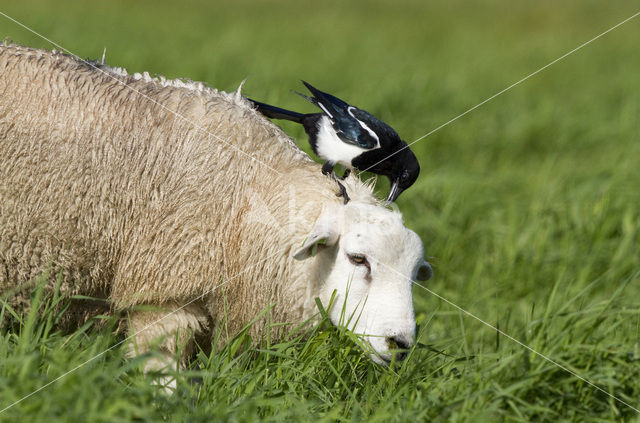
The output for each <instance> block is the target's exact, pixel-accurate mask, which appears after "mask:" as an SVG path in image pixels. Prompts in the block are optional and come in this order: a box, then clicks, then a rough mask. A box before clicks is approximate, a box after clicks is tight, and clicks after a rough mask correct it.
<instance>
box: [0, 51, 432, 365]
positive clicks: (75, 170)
mask: <svg viewBox="0 0 640 423" xmlns="http://www.w3.org/2000/svg"><path fill="white" fill-rule="evenodd" d="M257 158H259V159H257ZM343 184H344V186H345V187H346V189H347V191H348V193H349V197H350V198H351V201H349V202H348V203H347V204H343V200H342V199H341V198H339V197H338V196H337V195H336V194H337V193H339V191H340V190H339V186H338V184H336V181H335V180H334V179H332V178H331V177H327V176H324V175H323V174H322V173H321V172H320V167H319V165H318V164H317V163H315V162H313V161H312V160H311V159H310V158H309V157H308V156H307V155H306V154H305V153H304V152H302V151H301V150H300V149H299V148H298V147H297V146H296V145H295V143H294V142H293V140H292V139H291V138H289V137H288V136H287V135H286V134H284V132H283V131H282V130H281V129H280V128H278V127H277V126H275V125H273V124H272V123H271V122H269V121H268V120H266V119H265V118H263V117H262V116H261V115H260V114H258V113H257V112H256V111H255V110H254V109H253V108H252V106H251V104H250V103H249V102H248V101H247V100H246V99H244V98H243V97H242V95H241V93H240V89H238V91H237V92H235V93H225V92H221V91H218V90H215V89H212V88H209V87H207V86H205V85H204V84H202V83H196V82H191V81H184V80H166V79H164V78H163V77H150V76H149V75H148V74H147V73H144V74H133V75H130V74H128V73H127V72H126V71H125V70H124V69H121V68H111V67H109V66H106V65H104V64H101V63H88V62H84V61H81V60H79V59H77V58H75V57H72V56H69V55H66V54H62V53H60V52H56V51H55V50H54V51H44V50H37V49H32V48H27V47H22V46H17V45H13V44H7V43H4V44H2V45H0V295H1V294H2V293H5V294H7V293H9V292H11V293H12V294H11V295H10V297H9V298H7V299H6V301H7V302H8V303H9V304H10V305H11V306H12V307H15V308H16V310H25V307H27V304H28V297H29V295H28V289H27V288H28V287H29V286H30V285H29V282H30V281H33V280H34V279H35V278H36V277H38V276H39V275H42V274H43V272H45V271H47V269H48V270H49V275H50V277H49V281H48V282H47V289H53V288H52V287H53V285H54V283H55V279H56V277H57V276H58V275H60V277H61V288H60V289H61V290H62V291H63V292H64V293H67V294H69V295H76V294H79V295H82V296H88V297H93V298H96V299H98V300H95V301H85V300H74V301H73V303H72V305H71V308H70V310H69V311H68V312H67V314H66V315H65V316H68V317H67V320H66V323H64V324H68V325H70V326H71V327H72V326H73V325H77V324H78V323H80V322H82V321H84V320H86V319H87V318H89V317H90V316H93V315H95V314H97V313H114V312H124V313H126V315H127V317H128V319H126V320H127V321H128V322H129V324H128V325H129V326H128V330H129V332H130V333H131V334H132V335H134V336H133V338H134V342H132V343H131V346H130V348H131V351H130V354H131V355H134V354H136V353H138V354H141V353H144V352H146V351H148V350H149V349H150V348H151V345H152V343H154V342H156V341H157V340H158V339H160V341H159V342H160V344H159V346H158V348H159V350H160V351H161V356H162V357H163V358H162V359H155V361H154V360H149V361H147V364H146V367H145V369H146V370H147V371H148V370H160V369H162V368H164V367H165V366H173V365H183V364H184V360H185V359H186V358H187V357H188V356H189V354H191V353H192V351H193V346H194V345H195V340H196V339H203V340H204V341H205V343H206V342H207V341H209V342H210V341H211V334H212V333H214V332H215V330H216V328H219V327H220V326H219V325H221V324H222V322H224V324H226V325H227V331H225V332H224V333H225V334H226V333H228V334H229V335H233V334H234V333H237V332H238V331H239V330H240V329H241V328H242V327H243V326H244V325H245V324H246V323H247V322H249V321H251V320H252V319H253V318H254V317H255V316H257V315H258V314H259V313H260V312H261V311H263V310H265V309H267V308H268V309H269V313H270V321H271V322H288V323H295V322H302V321H305V320H307V319H312V318H313V316H315V315H317V308H316V303H315V299H316V298H319V299H320V301H321V302H322V303H323V304H324V305H325V306H327V305H328V304H329V302H330V299H331V297H332V295H333V296H334V302H333V304H334V306H333V307H331V308H330V309H329V310H328V313H329V316H330V319H331V321H332V322H334V323H335V324H340V315H341V312H344V313H346V314H347V315H349V314H357V315H358V317H359V318H358V319H354V321H353V322H352V323H351V324H350V326H349V329H351V330H353V331H354V332H356V333H359V334H362V336H363V338H364V339H365V341H366V343H365V344H366V345H368V347H367V348H369V349H370V354H371V358H372V359H373V360H375V361H377V362H379V363H383V364H384V363H388V362H389V361H390V360H391V359H392V353H393V349H394V348H398V347H400V348H409V347H411V345H412V344H413V342H414V336H415V334H414V332H415V319H414V311H413V303H412V292H411V282H410V281H411V280H412V279H416V278H418V279H421V280H426V279H428V278H429V277H430V276H431V273H432V270H431V267H430V266H429V264H428V263H427V262H426V261H425V260H424V259H423V245H422V242H421V240H420V238H419V237H418V236H417V235H416V234H415V233H414V232H412V231H411V230H409V229H407V228H406V227H405V226H404V224H403V223H402V216H401V214H400V213H399V212H397V211H394V210H391V209H389V208H388V207H386V206H385V204H383V203H381V202H379V200H377V199H376V197H375V196H374V194H373V189H372V186H371V184H369V183H365V182H362V181H361V180H360V179H359V178H357V177H353V176H351V177H349V178H348V179H346V180H345V181H344V182H343ZM391 269H393V271H392V270H391ZM347 290H349V291H348V292H347ZM0 298H1V297H0ZM141 306H154V307H155V308H152V309H149V308H145V307H141ZM160 319H161V320H160ZM343 324H344V323H343ZM266 325H267V321H266V319H265V318H263V319H258V321H256V322H255V323H254V324H253V325H252V326H251V328H250V332H249V333H250V335H251V336H252V338H253V339H256V340H259V339H261V337H262V336H264V334H265V329H266ZM288 328H289V326H286V325H285V326H281V327H280V330H279V333H278V334H277V336H279V337H281V336H284V335H286V333H287V331H288V330H289V329H288ZM271 336H275V335H274V333H273V332H272V334H271ZM222 341H224V339H223V340H222ZM178 349H179V351H181V353H180V356H179V357H178V359H177V361H178V362H177V363H176V359H175V356H176V355H177V354H178V353H176V351H177V350H178Z"/></svg>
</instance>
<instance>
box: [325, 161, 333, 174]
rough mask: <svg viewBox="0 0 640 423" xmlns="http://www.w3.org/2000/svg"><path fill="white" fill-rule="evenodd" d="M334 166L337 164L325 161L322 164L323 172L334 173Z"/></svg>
mask: <svg viewBox="0 0 640 423" xmlns="http://www.w3.org/2000/svg"><path fill="white" fill-rule="evenodd" d="M334 166H335V164H333V163H332V162H324V164H323V165H322V174H323V175H328V174H330V173H332V172H333V167H334Z"/></svg>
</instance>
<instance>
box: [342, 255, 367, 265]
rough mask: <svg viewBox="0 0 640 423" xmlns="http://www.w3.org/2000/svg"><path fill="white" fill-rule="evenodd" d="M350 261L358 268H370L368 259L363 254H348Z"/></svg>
mask: <svg viewBox="0 0 640 423" xmlns="http://www.w3.org/2000/svg"><path fill="white" fill-rule="evenodd" d="M347 257H348V258H349V261H350V262H351V263H352V264H354V265H356V266H367V267H369V262H368V261H367V258H366V257H365V256H363V255H362V254H347Z"/></svg>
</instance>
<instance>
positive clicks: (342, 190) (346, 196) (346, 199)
mask: <svg viewBox="0 0 640 423" xmlns="http://www.w3.org/2000/svg"><path fill="white" fill-rule="evenodd" d="M336 183H337V184H338V187H340V192H338V193H337V194H336V197H343V198H344V204H347V203H348V202H349V200H351V198H349V194H347V189H346V188H345V187H344V185H342V184H341V183H340V181H338V180H337V179H336Z"/></svg>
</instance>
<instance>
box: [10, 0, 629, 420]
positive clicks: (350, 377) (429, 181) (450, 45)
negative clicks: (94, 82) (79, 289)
mask: <svg viewBox="0 0 640 423" xmlns="http://www.w3.org/2000/svg"><path fill="white" fill-rule="evenodd" d="M0 11H2V12H4V13H7V14H8V15H10V16H12V17H14V18H16V19H18V20H20V21H22V22H24V23H25V24H26V25H28V26H30V27H33V28H34V29H36V30H37V31H39V32H40V33H42V34H43V35H46V36H47V37H49V38H51V39H52V40H54V41H56V42H58V43H60V44H61V45H62V46H64V47H66V48H68V49H69V50H71V51H72V52H74V53H76V54H78V55H80V56H81V57H91V58H96V57H100V56H101V55H102V51H103V48H104V47H105V46H106V47H107V55H106V57H107V63H110V64H113V65H118V66H124V67H126V68H127V69H128V70H129V71H144V70H148V71H150V72H152V73H153V72H155V73H161V74H164V75H166V76H168V77H187V78H191V79H195V80H202V81H205V82H207V83H208V84H210V85H212V86H215V87H218V88H221V89H225V90H233V89H235V88H236V87H237V86H238V84H239V83H240V82H241V81H242V80H243V79H245V78H247V82H246V84H245V88H244V91H245V93H246V94H248V95H250V96H252V97H253V98H256V99H260V100H263V101H267V102H271V103H274V104H278V105H281V106H283V107H289V108H292V109H296V110H301V111H304V110H309V111H310V110H312V106H311V105H308V104H305V103H304V101H302V99H300V98H298V97H297V96H295V95H293V94H292V93H291V92H290V90H291V89H298V90H299V89H301V84H300V83H299V82H298V80H299V79H301V78H303V79H305V80H308V81H309V82H311V83H312V84H314V85H316V86H318V87H319V88H320V89H324V90H327V91H329V92H332V93H335V94H336V95H338V96H339V97H342V98H345V99H347V100H350V101H351V102H353V103H354V104H356V105H359V106H362V107H363V108H366V109H368V110H369V111H371V112H372V113H374V114H376V115H378V116H379V117H381V118H382V119H383V120H385V121H387V122H389V123H390V124H392V126H394V128H395V129H396V130H397V131H398V132H399V133H400V134H401V135H402V136H403V137H404V138H405V139H406V140H407V141H412V140H414V139H416V138H418V137H420V136H422V135H424V134H425V133H427V132H429V131H430V130H432V129H433V128H436V127H438V126H440V125H441V124H442V123H444V122H447V121H448V120H450V119H451V118H453V117H455V116H457V115H459V114H460V113H462V112H464V111H465V110H467V109H468V108H470V107H472V106H474V105H476V104H477V103H479V102H480V101H482V100H484V99H486V98H488V97H489V96H491V95H493V94H495V93H496V92H498V91H500V90H502V89H503V88H505V87H506V86H508V85H510V84H511V83H513V82H515V81H518V80H519V79H520V78H522V77H524V76H526V75H527V74H529V73H531V72H533V71H534V70H536V69H538V68H540V67H541V66H543V65H545V64H547V63H549V62H550V61H552V60H554V59H556V58H557V57H559V56H561V55H563V54H564V53H566V52H568V51H569V50H571V49H573V48H575V47H576V46H578V45H580V44H581V43H583V42H585V41H587V40H589V39H590V38H592V37H594V36H596V35H598V34H599V33H601V32H603V31H605V30H606V29H608V28H610V27H612V26H613V25H615V24H617V23H618V22H620V21H622V20H623V19H625V18H627V17H629V16H631V15H632V14H634V13H635V12H637V11H638V10H637V6H634V5H633V4H630V3H629V2H624V1H618V0H613V1H610V2H597V1H578V0H571V1H566V2H562V3H558V2H551V1H548V0H543V1H540V2H536V3H535V4H534V3H519V2H516V3H514V2H506V1H503V0H490V1H485V2H463V1H462V0H454V1H439V2H434V3H425V2H419V1H409V0H406V1H401V2H389V1H383V0H379V1H371V2H364V1H359V2H349V3H346V2H338V1H337V0H328V1H325V2H322V3H314V5H313V6H305V5H303V4H302V3H301V2H288V1H282V0H274V1H270V2H249V1H247V0H240V1H233V2H231V1H223V2H216V4H213V3H211V4H210V3H206V4H199V3H196V2H193V1H187V2H182V3H178V2H150V1H140V2H135V3H133V4H132V3H130V2H124V1H114V2H102V3H99V4H97V3H91V4H89V3H84V2H80V1H67V2H55V3H54V2H48V1H42V0H36V1H32V2H29V3H26V4H25V3H24V2H22V3H20V4H18V3H11V4H6V5H2V6H0ZM0 36H1V37H5V36H6V37H10V38H12V39H13V40H14V41H16V42H18V43H21V44H27V45H31V46H38V47H50V45H49V44H48V43H47V42H45V41H43V40H42V39H40V38H38V37H36V36H34V35H33V34H30V33H28V32H27V31H25V30H24V29H22V28H20V27H19V26H17V25H16V24H14V23H12V22H10V21H8V20H6V19H5V18H3V17H0ZM639 36H640V20H633V21H631V22H629V23H627V24H625V25H624V26H622V27H620V28H618V29H616V30H615V31H613V32H611V33H610V34H608V35H606V36H604V37H603V38H601V39H599V40H597V41H595V42H594V43H593V44H591V45H589V46H586V47H585V48H583V49H582V50H580V51H578V52H576V53H575V54H573V55H571V56H569V57H567V58H566V59H564V60H563V61H561V62H559V63H557V64H555V65H553V66H552V67H550V68H548V69H546V70H545V71H543V72H541V73H540V74H538V75H536V76H534V77H532V78H531V79H529V80H527V81H525V82H524V83H522V84H521V85H519V86H517V87H515V88H513V89H512V90H510V91H508V92H506V93H505V94H503V95H501V96H499V97H497V98H496V99H494V100H493V101H491V102H490V103H487V104H486V105H484V106H482V107H481V108H478V109H477V110H475V111H473V112H472V113H470V114H468V115H466V116H464V117H462V118H460V119H459V120H457V121H455V122H453V123H452V124H450V125H448V126H446V127H444V128H443V129H441V130H439V131H438V132H436V133H434V134H433V135H431V136H429V137H427V138H426V139H424V140H422V141H420V142H418V143H417V144H416V145H415V146H413V149H414V151H415V152H416V155H417V156H418V158H419V160H420V162H421V166H422V173H421V176H420V178H419V180H418V182H417V184H416V185H415V186H414V187H413V188H411V189H410V190H408V191H407V192H406V193H405V194H403V195H402V196H401V197H400V199H399V201H398V206H399V208H400V209H401V210H402V212H403V214H404V216H405V222H406V224H407V226H409V227H411V228H412V229H414V230H416V231H417V232H418V233H419V234H420V236H421V237H422V239H423V241H424V244H425V249H426V251H427V254H428V255H429V256H431V257H433V260H432V261H433V262H434V267H435V271H436V276H435V278H434V279H433V280H431V281H429V282H428V285H427V287H428V288H429V289H430V290H433V291H434V292H435V293H437V294H438V295H441V296H442V297H444V298H446V299H448V300H450V301H452V302H453V303H455V304H457V305H459V306H460V307H462V308H463V309H465V310H467V311H469V312H470V313H472V314H473V315H475V316H478V317H479V318H481V319H483V320H484V321H486V322H487V323H489V324H491V325H495V326H498V327H499V328H500V329H501V330H502V331H504V332H505V333H507V334H509V335H511V336H513V337H514V338H516V339H518V340H520V341H521V342H523V343H525V344H527V345H529V346H530V347H531V348H533V349H535V350H536V351H540V352H541V353H543V354H545V355H547V356H549V357H551V358H552V359H553V360H555V361H557V362H558V363H560V364H562V365H563V366H565V367H567V368H568V369H571V370H572V371H574V372H575V373H577V374H579V375H580V376H582V377H584V378H586V379H587V380H589V381H591V382H593V383H595V384H597V385H598V386H599V387H601V388H602V389H604V390H605V391H607V392H609V393H611V394H614V395H615V396H617V397H618V398H620V399H622V400H623V401H626V402H628V403H629V404H631V405H632V406H633V407H635V408H639V407H640V370H639V369H640V367H639V364H640V350H639V341H640V300H638V299H639V298H640V275H639V269H640V250H639V246H640V229H639V226H640V178H639V176H640V174H639V173H638V170H637V166H638V163H639V162H640V142H639V141H640V119H638V116H640V109H639V103H638V97H637V93H638V92H640V72H638V69H639V68H640V56H638V54H637V39H638V38H639ZM283 128H284V129H285V130H286V131H287V132H289V133H290V134H291V135H292V136H295V137H296V138H297V139H298V140H301V141H302V140H304V139H305V137H304V135H303V133H302V131H301V129H300V128H298V127H296V126H294V125H285V124H283ZM380 189H381V191H385V190H386V187H385V185H384V181H381V184H380ZM35 293H37V290H36V291H35ZM52 301H54V299H53V298H47V297H38V295H35V294H34V298H33V302H34V305H36V306H37V307H36V308H38V307H40V308H41V309H44V308H47V307H48V306H47V304H51V302H52ZM414 301H415V307H416V315H417V320H418V323H419V327H420V330H419V339H418V340H419V342H420V344H421V345H420V346H419V347H416V348H415V349H414V350H413V351H412V352H411V355H410V357H409V358H408V360H407V361H405V362H404V363H402V364H401V365H396V366H395V367H394V368H393V369H388V370H387V369H384V368H381V367H379V366H377V365H375V364H373V363H371V362H370V361H369V360H368V359H367V358H366V355H365V354H364V353H362V352H361V351H360V349H359V348H358V347H357V346H356V345H355V344H354V343H353V342H352V340H351V337H350V336H349V334H348V333H344V332H343V331H341V330H339V329H336V328H332V327H330V326H329V325H327V324H326V323H324V324H322V325H320V327H318V328H316V329H314V330H313V332H312V333H310V334H308V336H307V337H294V338H291V339H288V340H285V341H284V342H282V343H278V344H273V345H264V346H263V348H260V349H256V350H242V352H240V353H237V351H236V349H237V348H238V347H239V345H241V344H242V343H244V342H246V339H244V338H243V337H245V336H246V335H243V334H240V335H239V336H238V338H236V340H235V341H234V342H232V343H230V344H229V345H228V346H227V347H225V348H224V349H223V350H221V351H216V352H215V353H212V354H210V355H204V354H200V355H198V357H197V358H196V359H195V360H194V361H193V362H192V363H191V369H190V370H189V371H188V372H184V373H181V374H178V375H177V377H178V378H179V383H178V390H177V392H176V393H175V394H174V395H172V396H170V395H165V394H163V393H162V392H159V391H158V389H156V387H154V386H152V385H151V384H150V383H149V381H148V380H147V379H145V378H144V377H143V376H142V374H141V371H140V362H139V360H133V361H128V360H126V359H125V358H124V349H123V348H121V347H120V346H116V347H115V348H113V349H111V350H110V351H108V352H107V353H105V354H104V355H102V356H100V357H98V358H97V359H95V360H94V361H92V362H91V363H89V364H87V365H86V366H82V367H80V368H78V369H77V370H75V371H73V372H71V373H70V374H69V375H67V376H65V377H64V378H62V379H61V380H59V381H57V382H55V383H54V384H52V385H51V386H49V387H47V388H45V389H43V390H42V391H40V392H38V393H36V394H35V395H33V396H31V397H29V398H27V399H25V400H24V401H23V402H21V403H19V404H18V405H16V406H14V407H13V408H11V409H9V410H7V411H5V412H3V413H0V421H32V422H37V421H47V422H49V421H130V420H140V421H158V420H168V421H185V420H188V421H205V420H206V421H210V420H212V419H213V420H225V421H254V420H255V419H257V418H260V419H262V420H265V421H277V420H304V421H308V420H313V421H336V420H339V421H352V420H353V421H357V420H367V421H399V422H403V421H420V420H424V421H474V422H476V421H581V422H583V421H590V422H602V421H640V417H639V416H638V414H637V413H636V412H635V411H634V410H632V409H631V408H629V407H627V406H625V405H623V404H621V403H619V402H617V401H615V400H613V399H612V398H611V397H609V396H607V395H605V394H603V393H601V392H599V391H598V390H596V389H594V388H593V387H591V386H590V385H588V384H587V383H585V382H584V381H582V380H580V379H578V378H577V377H575V376H572V375H570V374H569V373H567V372H565V371H564V370H561V369H560V368H558V367H557V366H555V365H553V364H552V363H550V362H548V361H546V360H544V359H542V358H541V357H539V356H536V355H535V354H533V353H531V352H530V351H528V350H526V349H524V348H523V347H521V346H519V345H517V344H516V343H514V342H512V341H511V340H509V339H507V338H505V337H504V336H499V335H497V334H496V332H495V331H494V330H492V329H491V328H489V327H487V326H486V325H484V324H482V323H481V322H479V321H478V320H475V319H473V318H471V317H469V316H468V315H466V314H464V313H463V312H461V311H459V310H458V309H456V308H455V307H452V306H451V305H449V304H447V303H446V302H443V301H441V300H440V299H438V298H437V297H435V296H434V295H431V294H430V293H429V292H427V291H425V290H423V289H421V288H420V287H415V288H414ZM3 312H4V313H7V312H9V310H7V309H4V311H3ZM55 318H56V315H55V313H54V312H53V311H51V309H50V311H44V312H43V313H42V316H41V317H38V316H36V315H28V316H21V324H19V325H18V327H17V328H14V329H11V330H10V329H9V328H4V329H2V330H0V409H2V408H4V407H5V406H7V405H9V404H11V403H12V402H14V401H16V400H18V399H20V398H21V397H22V396H24V395H27V394H29V393H30V392H32V391H34V390H35V389H38V388H39V387H41V386H43V385H44V384H45V383H47V382H49V381H51V380H53V379H54V378H56V377H57V376H59V375H62V374H64V373H65V372H67V371H69V370H70V369H73V368H74V367H76V366H78V365H80V364H81V363H83V362H84V361H86V360H88V359H89V358H91V357H93V356H94V355H95V354H97V353H98V352H101V351H103V350H105V349H107V348H109V347H112V346H114V345H116V344H117V343H118V342H119V341H120V340H122V338H121V337H119V335H117V334H116V333H115V331H113V330H111V329H110V328H113V327H114V325H115V322H112V321H111V320H109V319H107V323H106V324H105V323H103V324H100V325H97V324H93V325H89V326H87V327H84V328H81V330H79V331H77V332H75V333H72V334H62V333H60V332H58V331H57V330H56V329H55V326H53V325H51V322H52V321H54V320H55ZM193 380H197V381H199V382H198V383H194V382H193Z"/></svg>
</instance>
